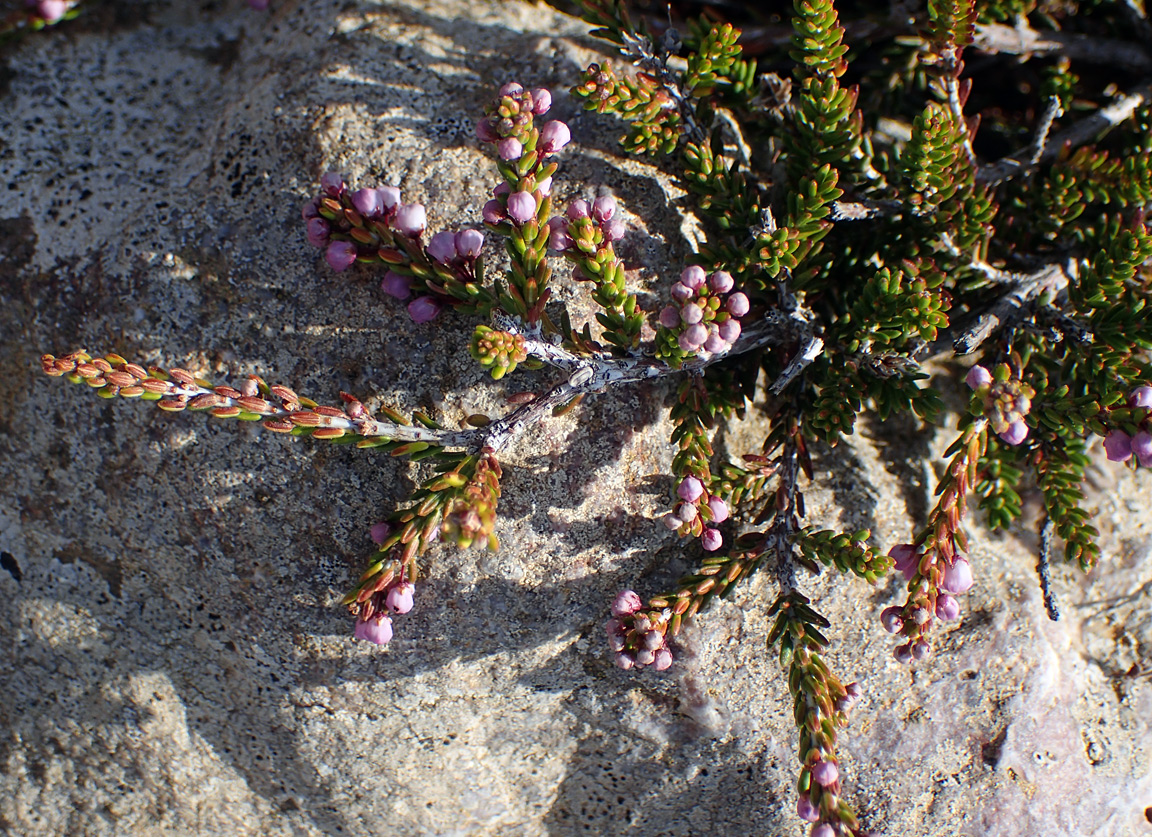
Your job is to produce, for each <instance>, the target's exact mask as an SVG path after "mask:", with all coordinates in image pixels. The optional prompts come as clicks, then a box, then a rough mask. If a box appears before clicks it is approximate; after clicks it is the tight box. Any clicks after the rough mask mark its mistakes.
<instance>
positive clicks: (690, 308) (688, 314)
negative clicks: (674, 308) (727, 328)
mask: <svg viewBox="0 0 1152 837" xmlns="http://www.w3.org/2000/svg"><path fill="white" fill-rule="evenodd" d="M680 319H681V320H683V321H684V322H685V323H687V324H688V325H696V323H698V322H700V321H701V320H702V319H704V309H703V308H701V307H700V306H699V305H691V304H689V305H685V306H684V307H683V308H681V309H680Z"/></svg>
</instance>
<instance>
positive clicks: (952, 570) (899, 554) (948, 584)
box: [880, 543, 973, 664]
mask: <svg viewBox="0 0 1152 837" xmlns="http://www.w3.org/2000/svg"><path fill="white" fill-rule="evenodd" d="M888 555H889V556H891V558H892V559H893V561H894V562H895V565H894V569H895V570H896V571H897V572H899V573H901V574H902V575H903V576H904V578H905V579H906V580H908V581H911V580H912V579H913V577H914V576H915V575H916V574H917V573H918V572H919V571H920V569H921V568H920V563H921V561H922V560H923V557H924V553H923V552H921V551H920V549H918V548H917V546H916V545H915V544H910V543H902V544H897V545H896V546H894V547H892V549H891V550H889V552H888ZM932 560H933V561H936V560H941V559H938V558H935V557H934V558H933V559H932ZM972 583H973V578H972V565H971V564H969V563H968V558H967V557H966V556H965V555H963V554H962V553H955V554H954V555H953V556H952V560H951V561H950V562H945V565H944V574H943V577H942V578H941V580H940V584H939V587H938V589H937V591H936V605H935V608H934V610H935V615H936V618H937V619H940V620H941V621H944V622H950V621H952V620H954V619H957V618H959V616H960V602H959V600H957V598H956V596H958V595H961V594H963V593H967V592H968V591H969V590H970V589H971V588H972ZM906 618H911V619H912V620H913V621H914V622H915V623H916V624H917V625H925V624H927V623H928V621H929V620H930V619H931V618H932V614H931V613H929V612H928V611H927V610H925V609H924V608H920V607H917V608H915V609H913V611H912V613H911V614H910V615H906V614H905V612H904V608H902V607H899V606H896V605H894V606H892V607H886V608H884V610H883V611H881V613H880V624H882V625H883V626H884V630H886V631H887V632H888V633H890V634H899V633H901V632H903V630H904V620H905V619H906ZM892 653H893V655H894V656H895V657H896V659H897V660H898V661H899V662H901V663H904V664H908V663H911V662H912V661H914V660H916V661H919V660H923V659H926V658H927V657H928V656H929V655H930V654H931V653H932V646H931V645H930V644H929V643H928V641H927V640H925V639H924V638H923V637H921V638H919V639H917V640H916V641H915V642H908V643H905V644H903V645H899V646H897V647H896V648H895V649H894V650H893V652H892Z"/></svg>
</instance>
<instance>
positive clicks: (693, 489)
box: [676, 477, 704, 503]
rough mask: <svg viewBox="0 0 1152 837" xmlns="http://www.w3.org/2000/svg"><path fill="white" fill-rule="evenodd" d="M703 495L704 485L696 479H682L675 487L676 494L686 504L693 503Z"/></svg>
mask: <svg viewBox="0 0 1152 837" xmlns="http://www.w3.org/2000/svg"><path fill="white" fill-rule="evenodd" d="M703 493H704V483H702V482H700V480H698V479H696V477H684V479H682V480H681V481H680V485H678V486H677V487H676V494H677V495H679V497H680V499H681V500H683V501H684V502H686V503H695V502H696V501H697V500H699V499H700V495H701V494H703Z"/></svg>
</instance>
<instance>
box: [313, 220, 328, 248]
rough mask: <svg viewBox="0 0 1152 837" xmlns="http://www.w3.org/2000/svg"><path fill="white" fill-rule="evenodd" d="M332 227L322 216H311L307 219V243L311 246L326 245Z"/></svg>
mask: <svg viewBox="0 0 1152 837" xmlns="http://www.w3.org/2000/svg"><path fill="white" fill-rule="evenodd" d="M331 231H332V228H331V227H329V226H328V222H327V221H325V220H324V219H323V218H311V219H309V221H308V243H309V244H311V245H312V246H313V247H327V246H328V233H330V232H331Z"/></svg>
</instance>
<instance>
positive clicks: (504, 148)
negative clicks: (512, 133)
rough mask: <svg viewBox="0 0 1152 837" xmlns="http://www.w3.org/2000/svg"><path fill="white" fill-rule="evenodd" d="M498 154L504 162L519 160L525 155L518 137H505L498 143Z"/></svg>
mask: <svg viewBox="0 0 1152 837" xmlns="http://www.w3.org/2000/svg"><path fill="white" fill-rule="evenodd" d="M496 153H497V154H499V155H500V159H501V160H504V161H509V160H519V159H520V157H521V156H522V155H523V154H524V146H523V145H521V144H520V140H518V139H516V137H505V138H504V139H502V140H500V141H499V142H498V143H496Z"/></svg>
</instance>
